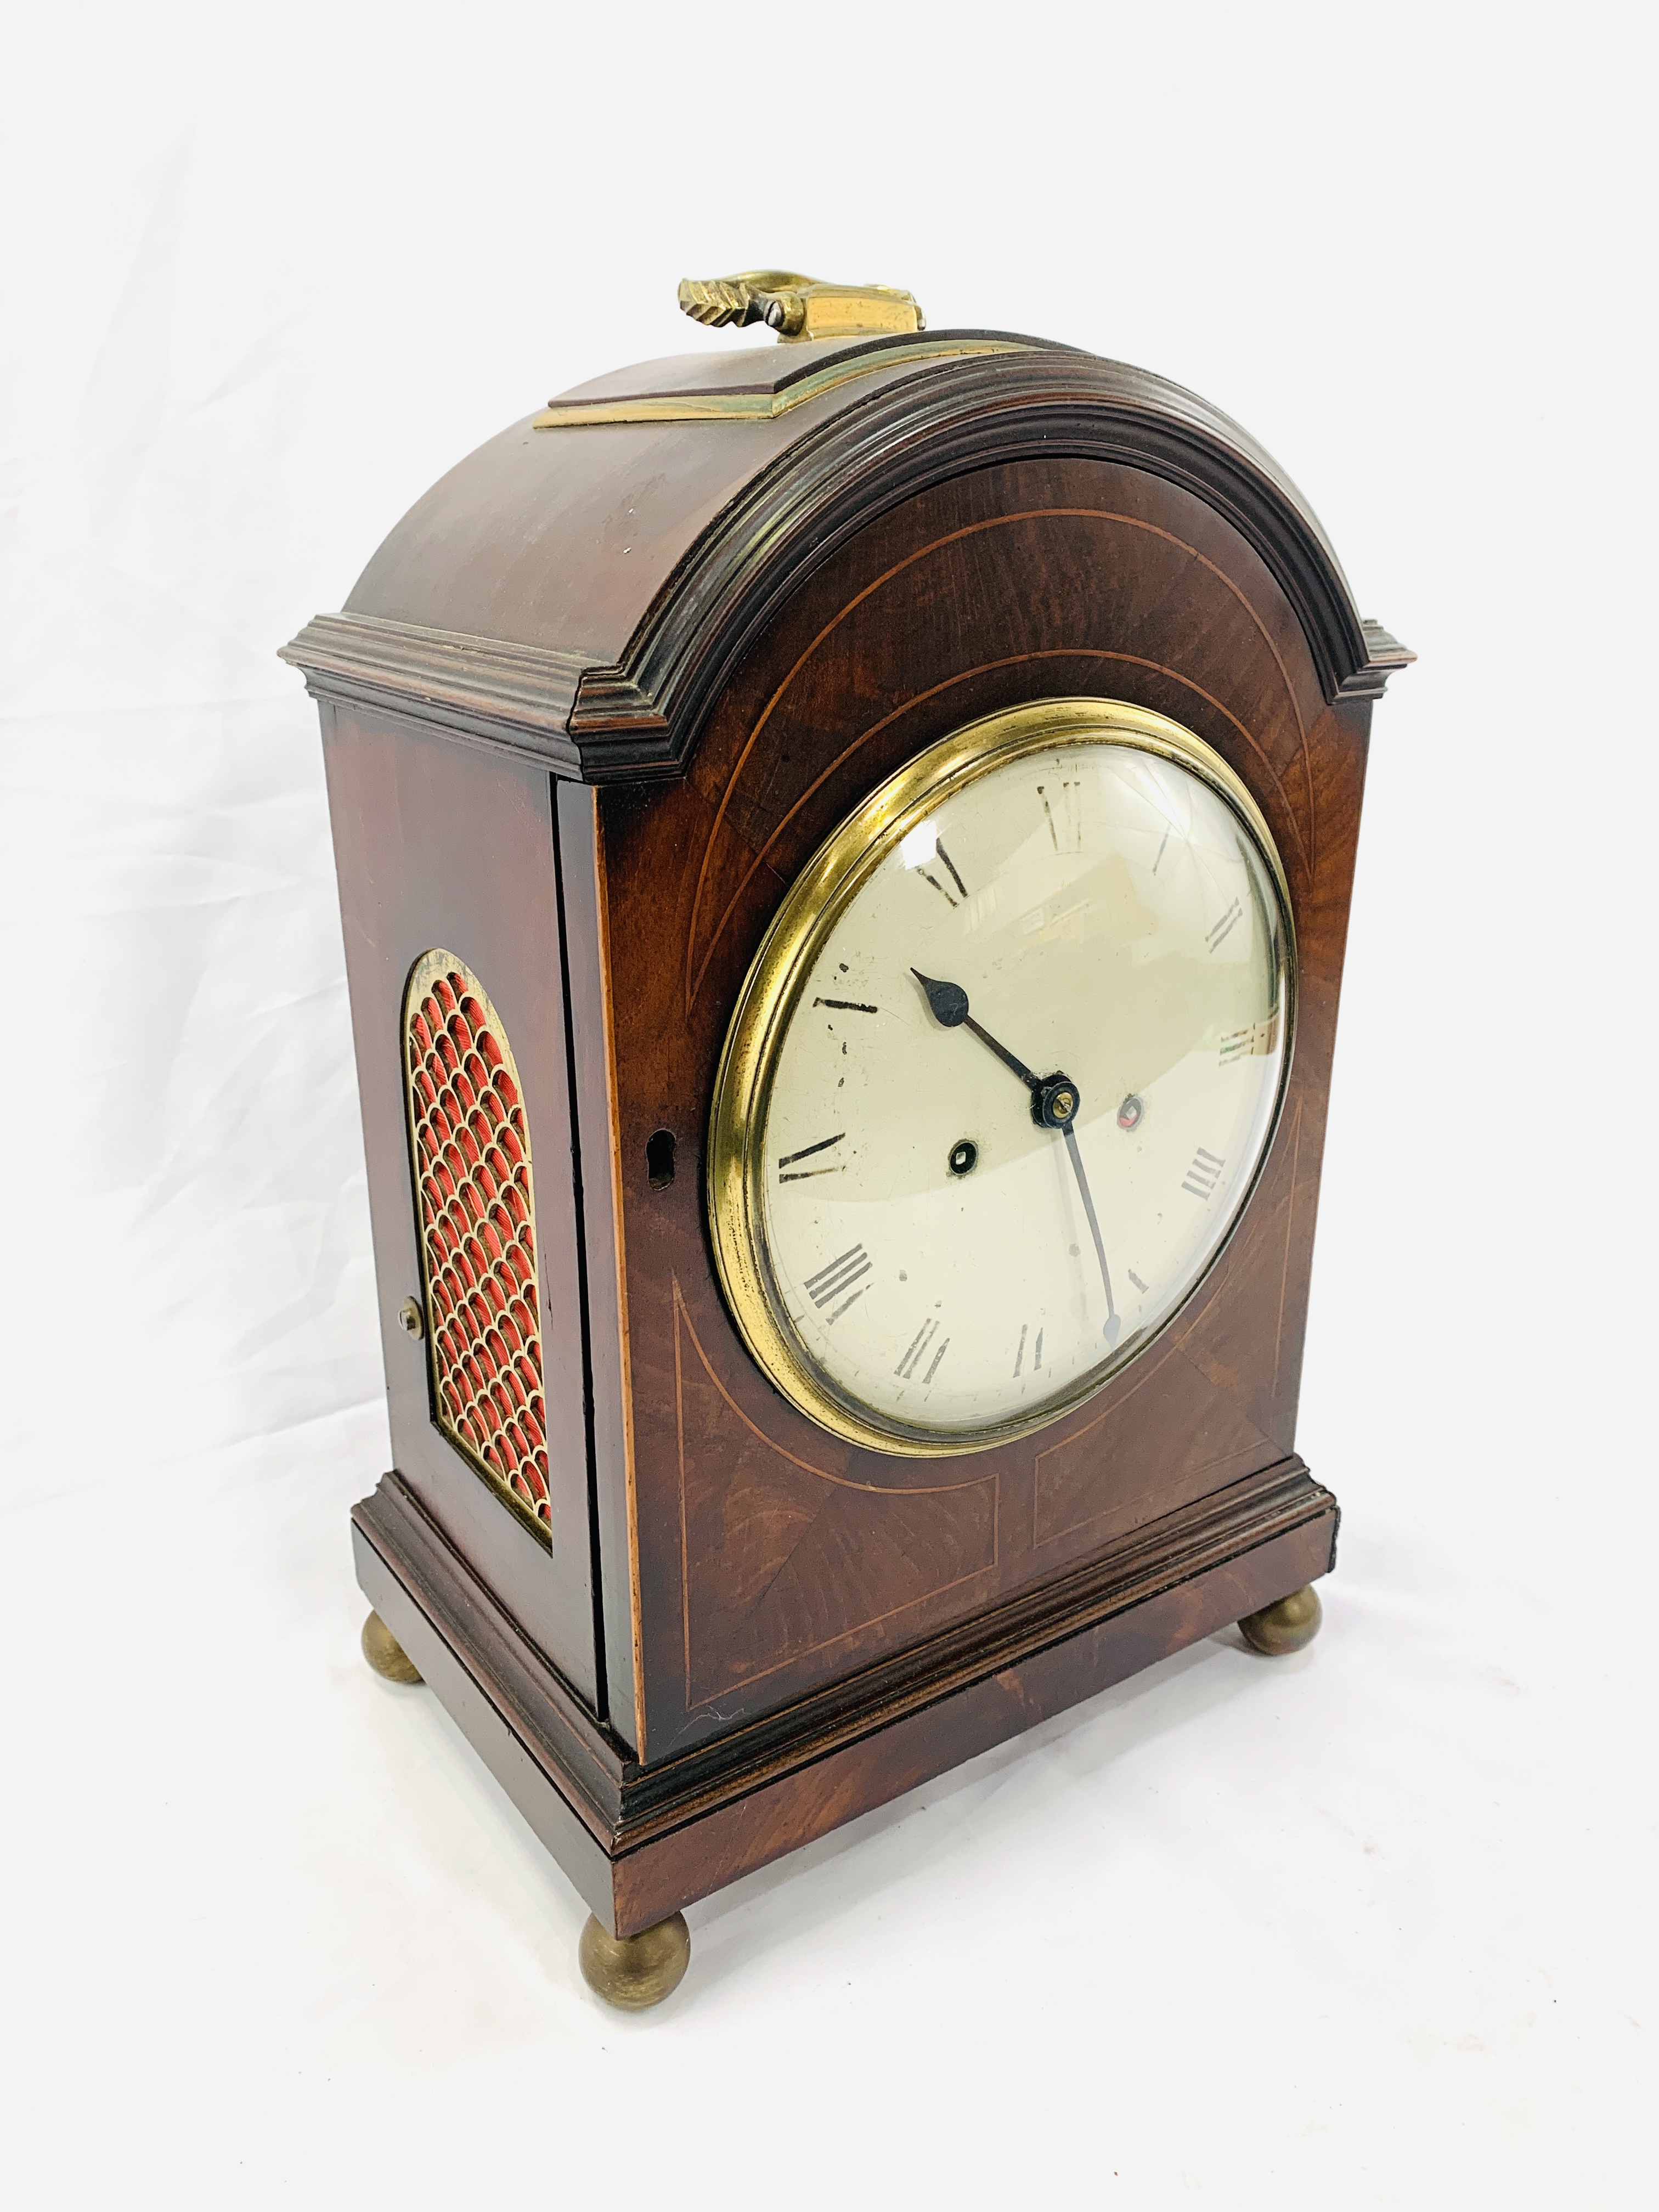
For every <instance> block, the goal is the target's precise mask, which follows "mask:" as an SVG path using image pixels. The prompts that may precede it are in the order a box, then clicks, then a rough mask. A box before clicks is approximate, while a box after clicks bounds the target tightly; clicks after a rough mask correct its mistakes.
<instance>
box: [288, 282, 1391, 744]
mask: <svg viewBox="0 0 1659 2212" xmlns="http://www.w3.org/2000/svg"><path fill="white" fill-rule="evenodd" d="M769 273H770V272H769ZM797 281H803V282H804V281H805V280H797ZM904 296H907V297H908V295H904ZM1026 459H1084V460H1099V461H1105V462H1112V463H1116V464H1119V465H1127V466H1129V467H1132V468H1135V469H1139V470H1142V471H1147V472H1148V473H1150V474H1152V475H1153V476H1156V477H1163V478H1164V479H1166V480H1168V481H1170V482H1172V483H1176V484H1177V485H1179V486H1181V487H1182V489H1185V490H1187V491H1188V492H1189V493H1191V494H1193V495H1194V496H1195V497H1197V498H1198V499H1199V500H1200V501H1202V502H1203V503H1204V504H1205V505H1206V506H1207V507H1209V508H1210V509H1211V510H1212V511H1213V512H1214V513H1217V514H1218V515H1219V516H1220V517H1222V518H1223V519H1224V520H1225V521H1226V522H1227V523H1229V524H1230V525H1231V526H1232V527H1233V528H1235V529H1236V530H1237V532H1239V533H1240V535H1241V536H1242V537H1243V538H1244V539H1245V540H1246V542H1247V543H1248V544H1249V545H1250V546H1251V547H1252V548H1253V550H1255V553H1256V555H1257V556H1259V557H1260V559H1261V561H1262V562H1263V563H1264V564H1265V566H1266V568H1267V571H1268V572H1269V574H1271V576H1272V578H1273V580H1274V582H1275V583H1276V584H1277V585H1278V586H1279V589H1280V590H1281V591H1282V592H1283V593H1284V596H1285V600H1286V601H1287V602H1288V604H1289V605H1290V607H1291V611H1293V613H1294V615H1295V617H1296V619H1297V623H1298V624H1299V625H1300V628H1301V630H1302V633H1303V635H1304V638H1305V640H1306V642H1307V647H1308V651H1309V655H1310V662H1311V665H1312V668H1313V671H1314V673H1315V677H1316V681H1317V683H1318V684H1319V686H1320V688H1321V690H1322V692H1323V694H1324V696H1325V697H1326V698H1327V700H1328V701H1333V702H1334V701H1335V700H1337V699H1339V698H1374V697H1376V696H1379V695H1380V693H1381V692H1382V690H1383V685H1384V684H1385V683H1386V682H1387V679H1388V678H1389V675H1390V674H1391V673H1393V671H1395V669H1397V668H1399V667H1401V666H1403V665H1405V664H1406V663H1407V662H1408V661H1410V660H1411V659H1412V658H1413V655H1412V654H1411V653H1409V652H1408V651H1407V649H1406V648H1405V647H1402V646H1401V645H1400V644H1399V643H1398V642H1397V641H1395V639H1394V638H1392V637H1391V636H1389V634H1388V632H1387V631H1386V630H1384V629H1383V628H1382V627H1381V625H1380V624H1377V623H1371V622H1366V621H1363V620H1362V619H1361V617H1359V615H1358V611H1356V608H1355V605H1354V602H1353V599H1352V594H1351V592H1350V591H1349V588H1348V585H1347V582H1346V578H1345V577H1344V575H1343V573H1342V569H1341V567H1340V562H1338V560H1337V557H1336V555H1335V552H1334V550H1333V549H1332V547H1331V544H1330V543H1329V541H1328V538H1326V536H1325V534H1324V532H1323V531H1322V528H1321V526H1320V525H1319V522H1318V520H1317V519H1316V516H1315V515H1314V513H1313V511H1312V509H1311V508H1310V507H1309V505H1308V503H1307V501H1306V500H1305V499H1304V497H1303V495H1301V493H1300V492H1299V491H1298V490H1297V488H1296V486H1295V484H1294V483H1292V482H1291V479H1290V478H1289V477H1287V476H1286V475H1285V473H1284V471H1282V470H1281V469H1280V468H1279V465H1277V463H1276V462H1274V461H1273V459H1272V458H1271V456H1269V455H1268V454H1267V453H1266V452H1264V451H1263V449H1262V448H1261V447H1260V446H1259V445H1257V444H1256V442H1255V440H1254V439H1252V438H1251V437H1250V436H1249V434H1248V433H1247V432H1246V431H1244V430H1243V429H1242V428H1240V427H1239V425H1238V424H1237V423H1236V422H1232V421H1231V420H1230V418H1229V417H1227V416H1225V415H1223V414H1222V413H1221V412H1220V411H1219V410H1218V409H1216V408H1214V407H1212V406H1211V405H1210V404H1209V403H1208V402H1207V401H1206V400H1204V399H1201V398H1199V397H1198V396H1197V395H1196V394H1194V393H1193V392H1187V391H1185V390H1183V389H1182V387H1181V386H1178V385H1175V384H1171V383H1169V382H1167V381H1166V380H1164V379H1163V378H1161V377H1158V376H1154V375H1152V374H1149V373H1148V372H1146V370H1143V369H1138V368H1131V367H1128V366H1126V365H1125V364H1123V363H1121V362H1111V361H1106V360H1103V359H1100V358H1097V356H1092V355H1089V354H1085V353H1081V352H1079V351H1076V350H1074V349H1070V348H1067V347H1063V346H1058V345H1054V344H1052V343H1048V342H1046V341H1043V340H1040V339H1034V338H1029V337H1019V336H1018V335H1015V334H1012V333H1008V332H1001V331H926V330H916V331H909V332H904V331H899V332H893V331H885V332H880V333H878V334H876V335H873V336H872V335H866V334H860V335H856V336H854V337H847V338H827V339H813V338H811V337H808V338H805V339H797V340H795V341H793V342H792V343H786V344H781V345H777V346H766V347H750V346H745V347H741V348H736V349H733V350H732V352H730V353H728V354H724V355H716V356H707V355H693V356H681V357H678V358H672V359H669V360H665V361H659V362H646V363H643V364H641V365H638V366H636V367H635V368H630V369H623V370H618V371H616V372H614V373H612V374H609V375H607V376H603V377H600V378H598V379H595V380H593V381H592V382H591V383H589V384H586V385H584V386H580V387H579V388H578V389H577V390H575V391H574V392H568V393H566V394H564V395H562V397H561V398H559V399H558V400H556V401H555V402H553V403H552V404H550V406H549V407H548V408H546V409H545V410H543V411H542V413H541V414H539V415H538V416H531V417H528V418H526V420H525V421H523V422H519V423H516V424H514V425H513V427H512V428H509V429H507V430H505V431H503V432H502V433H501V435H499V436H497V437H495V438H493V439H491V440H490V441H489V442H488V443H487V444H485V445H483V446H482V447H479V448H478V449H477V452H475V453H472V454H471V455H470V456H469V457H468V458H467V459H465V460H464V461H462V462H460V463H459V465H457V466H456V467H455V468H453V469H452V470H451V471H449V473H448V474H447V476H445V477H442V478H441V480H440V481H439V482H438V483H436V484H435V485H434V486H433V487H432V489H431V490H430V491H428V493H427V494H426V495H424V496H423V497H422V499H420V500H419V501H416V504H415V506H414V507H412V508H411V509H410V512H409V513H408V514H406V515H405V516H404V519H403V520H402V521H401V522H400V523H399V524H398V526H397V527H396V528H395V529H394V530H393V531H392V533H391V535H390V536H389V537H388V538H386V542H385V543H384V544H382V546H381V547H380V550H379V551H378V552H377V553H376V554H375V555H374V558H373V559H372V560H371V561H370V562H369V564H368V568H366V569H365V570H364V572H363V574H362V577H361V578H360V579H359V580H358V582H357V584H356V586H355V587H354V589H353V591H352V592H351V595H350V598H349V600H348V601H347V605H346V607H345V610H344V611H343V613H341V614H338V615H321V616H319V617H317V618H316V619H315V620H314V621H313V622H312V623H309V624H308V625H307V628H306V629H304V630H303V631H301V634H300V635H299V636H298V637H297V638H295V640H294V641H293V642H292V643H291V644H290V645H289V646H288V647H285V648H284V658H286V659H289V660H290V661H292V662H294V663H295V665H298V666H299V667H301V669H303V670H304V671H305V673H306V675H307V681H308V684H309V685H310V688H311V689H312V690H313V691H314V692H316V693H318V694H319V695H322V696H337V697H344V698H350V699H356V700H360V701H364V702H368V703H371V704H374V705H379V706H381V707H386V708H392V709H394V710H397V711H401V712H403V713H405V714H414V715H416V716H417V717H418V718H420V719H421V720H424V721H427V722H430V723H435V724H436V725H438V726H441V727H444V728H447V730H449V731H450V732H452V733H453V734H454V735H456V736H458V737H459V738H463V739H469V740H471V741H472V742H474V743H481V744H487V745H491V746H495V747H498V748H500V749H501V750H505V751H507V752H509V753H511V754H514V755H516V756H518V757H520V758H526V759H530V760H533V761H536V762H537V763H540V764H542V765H544V766H545V767H548V768H550V769H552V770H553V771H554V772H555V773H556V774H557V775H562V776H565V777H569V778H573V779H577V780H580V781H586V782H589V783H612V782H632V781H659V780H662V779H665V778H667V779H672V778H676V777H678V776H679V775H683V774H684V772H685V769H686V766H687V763H689V761H690V757H691V754H692V752H693V751H694V750H695V748H696V744H697V742H698V739H699V738H700V736H701V734H702V727H703V725H704V722H705V720H706V719H707V716H708V712H709V709H710V708H711V706H712V704H713V702H714V699H715V698H716V697H717V696H718V695H719V692H720V689H721V687H722V685H723V684H725V682H726V679H727V678H728V677H729V675H730V674H731V672H732V670H733V669H734V668H735V666H736V665H737V663H738V659H740V657H741V655H742V653H743V652H744V648H745V647H746V646H747V645H748V644H749V643H750V641H752V640H753V639H754V637H755V636H756V635H757V634H758V633H759V631H760V630H761V629H762V628H763V626H764V625H765V623H767V621H768V620H769V618H770V617H772V616H773V615H774V614H775V612H776V611H777V610H778V609H779V608H780V607H781V605H782V604H783V603H784V602H785V601H786V600H787V599H788V598H789V596H790V595H791V593H792V592H794V591H795V590H796V589H797V588H798V587H799V586H800V585H801V584H802V583H803V582H804V581H805V579H806V578H807V577H808V576H809V575H810V574H811V573H812V572H813V570H814V569H815V568H817V567H818V566H819V565H820V564H821V563H822V562H823V561H824V560H826V559H828V558H829V557H830V556H832V555H833V554H834V552H835V551H836V549H837V548H838V547H839V546H841V545H842V544H844V543H846V542H847V540H848V538H851V537H852V536H853V535H854V533H855V532H858V531H859V530H860V529H863V528H865V527H866V526H868V525H869V524H870V523H871V522H872V520H875V519H876V518H877V517H878V516H879V515H880V514H882V513H885V512H887V511H889V510H890V509H891V508H892V507H896V505H898V504H899V503H900V502H902V501H904V500H906V499H908V498H911V497H913V496H915V495H918V494H920V493H922V492H925V491H927V490H928V489H931V488H932V487H933V486H934V485H936V484H939V483H942V482H944V481H945V480H947V479H949V478H951V477H959V476H963V475H964V474H967V473H969V472H971V471H977V470H981V469H985V468H990V467H994V466H996V465H999V464H1002V463H1007V462H1018V461H1021V460H1026Z"/></svg>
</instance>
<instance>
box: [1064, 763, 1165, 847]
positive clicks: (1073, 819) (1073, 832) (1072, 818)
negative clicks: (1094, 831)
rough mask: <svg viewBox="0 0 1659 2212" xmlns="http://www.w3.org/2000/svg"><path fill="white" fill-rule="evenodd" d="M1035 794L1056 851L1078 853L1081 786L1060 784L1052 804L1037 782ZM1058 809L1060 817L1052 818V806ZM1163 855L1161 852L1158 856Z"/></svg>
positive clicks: (1077, 783)
mask: <svg viewBox="0 0 1659 2212" xmlns="http://www.w3.org/2000/svg"><path fill="white" fill-rule="evenodd" d="M1036 795H1037V797H1038V798H1039V799H1041V800H1042V811H1043V815H1044V817H1045V818H1046V820H1047V822H1048V835H1049V836H1050V837H1051V838H1052V839H1053V840H1054V850H1055V852H1057V853H1080V852H1081V851H1082V850H1083V805H1082V800H1083V786H1082V785H1081V784H1080V783H1079V782H1076V781H1066V782H1064V783H1062V784H1060V785H1059V786H1058V787H1056V788H1055V791H1054V806H1050V805H1049V804H1048V791H1047V789H1046V788H1045V787H1043V786H1042V784H1038V786H1037V787H1036ZM1056 806H1057V807H1058V808H1059V810H1060V819H1059V821H1058V822H1056V821H1055V819H1054V807H1056ZM1162 857H1163V855H1162V853H1161V852H1160V854H1159V858H1160V859H1161V858H1162Z"/></svg>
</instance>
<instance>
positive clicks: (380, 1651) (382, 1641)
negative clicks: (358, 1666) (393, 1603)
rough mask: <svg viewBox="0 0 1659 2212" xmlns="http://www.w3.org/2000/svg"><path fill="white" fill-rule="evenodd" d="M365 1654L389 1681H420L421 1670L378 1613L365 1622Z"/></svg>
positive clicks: (377, 1671) (373, 1666) (371, 1664)
mask: <svg viewBox="0 0 1659 2212" xmlns="http://www.w3.org/2000/svg"><path fill="white" fill-rule="evenodd" d="M363 1656H364V1658H365V1659H367V1660H368V1663H369V1665H370V1666H371V1667H372V1668H374V1671H375V1673H376V1674H384V1675H385V1676H386V1680H387V1681H388V1682H418V1681H419V1680H420V1679H421V1670H420V1668H418V1667H417V1666H416V1664H415V1662H414V1661H413V1660H412V1659H411V1658H410V1656H409V1654H408V1652H407V1651H405V1650H404V1647H403V1645H402V1644H399V1643H398V1639H397V1638H396V1637H395V1636H394V1635H393V1634H392V1631H391V1630H390V1629H389V1628H388V1627H387V1626H386V1623H385V1621H383V1620H381V1618H380V1614H379V1613H370V1614H369V1616H368V1620H366V1621H365V1622H364V1623H363Z"/></svg>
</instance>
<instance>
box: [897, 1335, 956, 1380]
mask: <svg viewBox="0 0 1659 2212" xmlns="http://www.w3.org/2000/svg"><path fill="white" fill-rule="evenodd" d="M938 1334H939V1323H938V1322H936V1321H925V1322H923V1323H922V1324H921V1328H919V1329H918V1330H917V1331H916V1333H915V1335H914V1336H913V1337H912V1338H911V1339H910V1341H909V1343H908V1344H907V1345H906V1346H905V1347H904V1350H903V1352H902V1353H901V1355H900V1358H899V1364H898V1365H897V1366H896V1368H895V1369H894V1370H893V1372H894V1374H895V1375H896V1376H899V1377H900V1378H901V1380H902V1381H903V1382H906V1383H908V1381H909V1380H910V1378H911V1376H913V1375H915V1371H916V1369H917V1367H918V1366H919V1364H921V1359H922V1357H923V1355H924V1354H925V1353H926V1352H927V1350H928V1349H929V1347H930V1346H932V1344H933V1339H934V1338H935V1337H936V1336H937V1335H938ZM950 1349H951V1340H950V1338H949V1337H948V1336H947V1337H946V1338H945V1341H944V1343H943V1344H941V1345H940V1346H939V1348H938V1350H937V1351H936V1352H934V1353H933V1359H932V1361H931V1362H930V1364H929V1365H928V1367H927V1372H926V1373H925V1374H924V1375H923V1376H922V1378H921V1379H922V1381H923V1383H931V1382H932V1381H933V1377H934V1376H935V1375H937V1374H938V1373H939V1362H940V1360H941V1359H943V1358H944V1357H945V1353H946V1352H948V1351H949V1350H950Z"/></svg>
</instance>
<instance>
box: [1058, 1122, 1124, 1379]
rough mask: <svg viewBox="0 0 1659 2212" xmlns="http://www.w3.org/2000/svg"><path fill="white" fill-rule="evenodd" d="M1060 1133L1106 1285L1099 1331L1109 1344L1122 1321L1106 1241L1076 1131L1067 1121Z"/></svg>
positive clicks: (1113, 1340) (1113, 1342)
mask: <svg viewBox="0 0 1659 2212" xmlns="http://www.w3.org/2000/svg"><path fill="white" fill-rule="evenodd" d="M1061 1134H1062V1135H1063V1136H1064V1137H1065V1139H1066V1151H1067V1152H1069V1153H1070V1155H1071V1159H1072V1172H1073V1175H1075V1176H1076V1177H1077V1187H1078V1190H1079V1194H1081V1196H1082V1199H1083V1211H1084V1212H1085V1214H1086V1215H1087V1216H1088V1219H1089V1234H1090V1235H1091V1237H1093V1238H1094V1240H1095V1257H1096V1259H1097V1260H1098V1261H1099V1262H1100V1279H1101V1281H1102V1282H1103V1283H1104V1285H1106V1326H1105V1328H1103V1330H1102V1331H1101V1334H1102V1335H1103V1337H1104V1338H1105V1340H1106V1341H1107V1343H1108V1344H1109V1345H1113V1344H1115V1343H1116V1342H1117V1340H1118V1332H1119V1331H1120V1329H1121V1328H1122V1326H1123V1324H1122V1322H1121V1321H1120V1320H1119V1319H1118V1314H1117V1304H1116V1301H1115V1299H1114V1297H1113V1296H1112V1271H1111V1269H1110V1268H1109V1267H1108V1266H1107V1265H1106V1243H1105V1239H1104V1238H1103V1237H1102V1236H1101V1233H1100V1223H1099V1222H1098V1220H1097V1218H1096V1217H1095V1201H1094V1199H1093V1196H1092V1195H1091V1192H1090V1189H1089V1178H1088V1176H1086V1175H1085V1174H1084V1172H1083V1155H1082V1153H1081V1152H1079V1150H1078V1143H1077V1131H1076V1130H1075V1129H1074V1128H1073V1127H1072V1125H1071V1123H1070V1122H1069V1121H1068V1122H1067V1123H1066V1127H1065V1128H1064V1130H1063V1131H1062V1132H1061Z"/></svg>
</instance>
